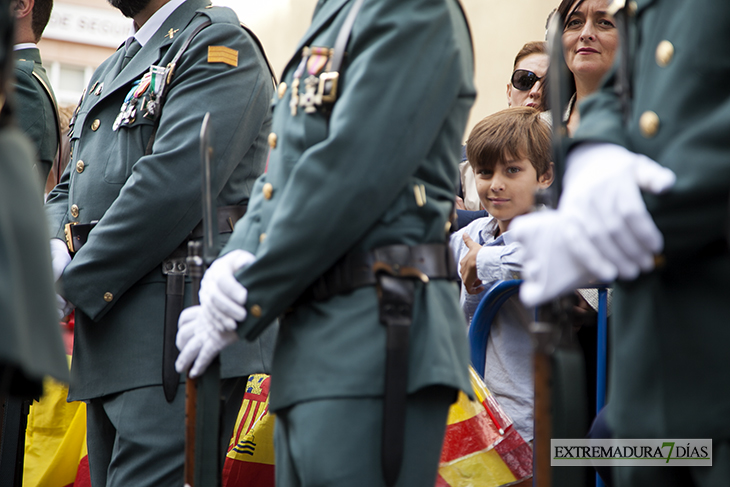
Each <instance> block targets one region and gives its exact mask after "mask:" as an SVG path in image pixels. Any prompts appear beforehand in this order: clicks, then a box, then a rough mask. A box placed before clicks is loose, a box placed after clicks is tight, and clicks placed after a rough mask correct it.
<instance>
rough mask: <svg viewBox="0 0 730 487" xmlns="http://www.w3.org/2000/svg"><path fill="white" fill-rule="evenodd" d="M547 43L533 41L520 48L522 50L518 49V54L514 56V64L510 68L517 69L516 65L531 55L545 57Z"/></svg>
mask: <svg viewBox="0 0 730 487" xmlns="http://www.w3.org/2000/svg"><path fill="white" fill-rule="evenodd" d="M547 53H548V50H547V42H545V41H533V42H528V43H527V44H525V45H524V46H522V49H520V52H518V53H517V56H515V64H514V66H512V69H515V68H517V64H518V63H519V62H520V61H522V60H523V59H525V58H526V57H527V56H532V55H533V54H545V55H547Z"/></svg>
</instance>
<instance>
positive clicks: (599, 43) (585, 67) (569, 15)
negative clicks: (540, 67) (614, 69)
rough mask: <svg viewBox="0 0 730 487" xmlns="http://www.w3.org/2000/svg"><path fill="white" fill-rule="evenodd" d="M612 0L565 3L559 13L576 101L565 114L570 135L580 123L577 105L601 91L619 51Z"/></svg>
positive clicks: (570, 1) (566, 0) (571, 103)
mask: <svg viewBox="0 0 730 487" xmlns="http://www.w3.org/2000/svg"><path fill="white" fill-rule="evenodd" d="M609 3H610V2H609V0H563V1H562V2H560V5H559V6H558V13H559V14H560V16H561V18H562V19H564V21H563V54H564V55H565V62H566V64H567V65H568V69H569V70H570V72H571V73H573V79H572V80H571V84H572V88H573V97H572V98H571V99H570V103H569V104H568V107H567V108H566V111H565V117H564V119H565V121H566V122H567V124H568V132H569V133H570V134H571V135H572V134H573V133H574V132H575V129H576V128H578V124H579V123H580V114H579V113H578V110H575V109H574V108H575V106H576V104H577V103H579V102H580V101H582V100H583V98H585V97H586V96H588V95H590V94H591V93H593V92H594V91H596V90H597V89H598V87H599V86H600V83H601V80H602V79H603V77H604V76H605V75H606V73H608V71H609V70H610V69H611V66H612V65H613V58H614V55H615V53H616V48H617V47H618V42H619V39H618V31H617V30H616V23H615V21H614V19H613V17H611V16H610V15H609V14H608V12H607V9H608V5H609Z"/></svg>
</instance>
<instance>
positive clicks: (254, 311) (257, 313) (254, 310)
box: [251, 304, 263, 318]
mask: <svg viewBox="0 0 730 487" xmlns="http://www.w3.org/2000/svg"><path fill="white" fill-rule="evenodd" d="M262 312H263V310H262V309H261V306H259V305H258V304H254V305H253V306H251V316H253V317H254V318H260V317H261V313H262Z"/></svg>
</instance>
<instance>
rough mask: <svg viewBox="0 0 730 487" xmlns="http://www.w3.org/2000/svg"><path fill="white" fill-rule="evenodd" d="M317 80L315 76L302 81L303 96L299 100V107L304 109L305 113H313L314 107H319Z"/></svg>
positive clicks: (320, 101) (315, 108)
mask: <svg viewBox="0 0 730 487" xmlns="http://www.w3.org/2000/svg"><path fill="white" fill-rule="evenodd" d="M318 86H319V79H318V78H317V77H315V76H308V77H307V79H305V80H304V96H302V97H300V99H299V106H300V107H303V108H304V111H305V112H306V113H314V112H316V111H317V107H316V106H315V105H320V104H321V103H322V100H321V99H320V98H319V97H317V87H318Z"/></svg>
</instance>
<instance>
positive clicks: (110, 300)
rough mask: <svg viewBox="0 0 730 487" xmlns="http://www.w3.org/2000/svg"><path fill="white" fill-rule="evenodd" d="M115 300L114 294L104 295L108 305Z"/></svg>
mask: <svg viewBox="0 0 730 487" xmlns="http://www.w3.org/2000/svg"><path fill="white" fill-rule="evenodd" d="M113 299H114V295H113V294H112V293H108V292H107V293H104V301H106V302H107V303H111V302H112V300H113Z"/></svg>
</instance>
